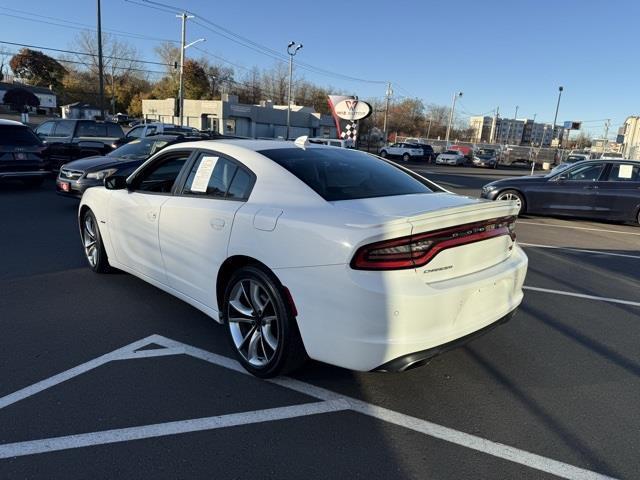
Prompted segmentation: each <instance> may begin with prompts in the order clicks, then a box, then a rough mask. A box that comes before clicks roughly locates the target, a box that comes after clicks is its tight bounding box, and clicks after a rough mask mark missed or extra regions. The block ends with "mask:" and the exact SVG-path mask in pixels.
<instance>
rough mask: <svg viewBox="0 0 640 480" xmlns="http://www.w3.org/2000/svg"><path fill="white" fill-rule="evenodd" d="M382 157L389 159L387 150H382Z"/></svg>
mask: <svg viewBox="0 0 640 480" xmlns="http://www.w3.org/2000/svg"><path fill="white" fill-rule="evenodd" d="M380 156H381V157H382V158H387V151H386V150H382V151H381V152H380Z"/></svg>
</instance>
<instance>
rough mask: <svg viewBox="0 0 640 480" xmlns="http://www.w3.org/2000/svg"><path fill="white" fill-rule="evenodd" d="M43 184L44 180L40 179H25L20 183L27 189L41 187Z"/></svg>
mask: <svg viewBox="0 0 640 480" xmlns="http://www.w3.org/2000/svg"><path fill="white" fill-rule="evenodd" d="M43 182H44V178H42V177H37V178H25V179H23V180H22V183H24V184H25V185H26V186H27V187H32V188H37V187H40V186H42V183H43Z"/></svg>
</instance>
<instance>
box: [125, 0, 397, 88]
mask: <svg viewBox="0 0 640 480" xmlns="http://www.w3.org/2000/svg"><path fill="white" fill-rule="evenodd" d="M126 1H127V2H129V3H132V4H135V5H139V6H144V7H147V8H154V9H156V10H160V11H163V12H165V13H179V12H182V11H185V12H187V13H189V14H191V15H194V16H196V17H197V18H198V19H199V20H200V22H198V21H196V20H194V21H193V23H195V24H197V25H199V26H200V27H202V28H204V29H206V30H208V31H210V32H212V33H215V34H216V35H219V36H222V37H224V38H226V39H228V40H230V41H232V42H235V43H238V44H239V45H242V46H244V47H245V48H249V49H251V50H253V51H256V52H258V53H260V54H262V55H265V56H268V57H270V58H272V59H274V60H277V61H280V62H286V61H287V56H286V55H285V54H284V53H281V52H279V51H277V50H274V49H272V48H270V47H267V46H265V45H262V44H260V43H258V42H255V41H253V40H251V39H249V38H247V37H244V36H242V35H240V34H238V33H236V32H234V31H232V30H230V29H228V28H225V27H223V26H222V25H219V24H217V23H215V22H212V21H211V20H209V19H207V18H206V17H204V16H202V15H199V14H197V13H195V12H193V11H188V10H183V9H181V8H179V7H176V6H173V5H169V4H165V3H161V2H157V1H153V0H143V2H144V3H139V2H135V1H133V0H126ZM201 22H204V23H206V24H207V25H203V24H202V23H201ZM296 65H297V66H298V68H301V69H303V70H307V71H311V72H313V73H317V74H320V75H325V76H331V77H334V78H339V79H342V80H349V81H355V82H362V83H370V84H385V83H387V81H384V80H370V79H364V78H358V77H353V76H350V75H345V74H341V73H337V72H332V71H330V70H326V69H324V68H320V67H316V66H314V65H311V64H309V63H306V62H303V61H298V62H296Z"/></svg>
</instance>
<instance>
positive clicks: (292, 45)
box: [286, 41, 302, 140]
mask: <svg viewBox="0 0 640 480" xmlns="http://www.w3.org/2000/svg"><path fill="white" fill-rule="evenodd" d="M301 48H302V44H301V43H296V42H294V41H291V42H289V45H287V53H288V54H289V93H288V95H287V138H286V140H289V135H290V133H289V132H290V131H291V83H292V82H293V57H295V56H296V53H298V50H300V49H301Z"/></svg>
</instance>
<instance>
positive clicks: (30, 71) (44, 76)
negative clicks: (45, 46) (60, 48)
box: [9, 48, 67, 89]
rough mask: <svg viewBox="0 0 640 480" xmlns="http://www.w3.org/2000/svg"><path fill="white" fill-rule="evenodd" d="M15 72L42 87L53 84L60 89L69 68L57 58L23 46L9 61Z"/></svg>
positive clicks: (32, 83) (30, 82)
mask: <svg viewBox="0 0 640 480" xmlns="http://www.w3.org/2000/svg"><path fill="white" fill-rule="evenodd" d="M9 66H10V67H11V70H13V73H15V74H16V76H18V77H20V78H24V79H25V80H26V81H27V82H28V83H29V84H31V85H37V86H41V87H48V86H50V85H51V86H53V88H54V89H58V88H59V87H60V85H61V84H62V79H63V78H64V76H65V74H66V73H67V69H66V68H64V67H63V66H62V64H60V62H58V61H57V60H56V59H55V58H51V57H49V56H48V55H45V54H44V53H42V52H39V51H37V50H30V49H28V48H23V49H22V50H20V51H19V52H18V53H16V54H15V55H14V56H13V57H12V58H11V61H10V62H9Z"/></svg>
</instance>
